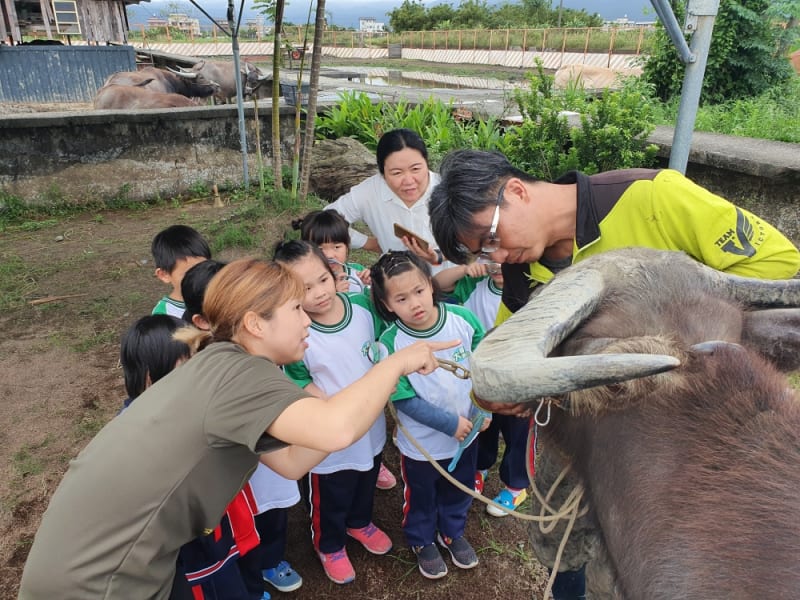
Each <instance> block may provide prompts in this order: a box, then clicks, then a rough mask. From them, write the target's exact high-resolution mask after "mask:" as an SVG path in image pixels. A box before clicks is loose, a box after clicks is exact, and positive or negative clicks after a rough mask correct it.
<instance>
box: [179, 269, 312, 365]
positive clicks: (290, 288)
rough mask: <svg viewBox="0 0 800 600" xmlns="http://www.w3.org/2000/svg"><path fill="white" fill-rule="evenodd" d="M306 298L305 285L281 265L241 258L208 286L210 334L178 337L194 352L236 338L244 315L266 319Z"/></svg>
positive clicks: (186, 331) (191, 332) (205, 303)
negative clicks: (294, 302) (279, 308)
mask: <svg viewBox="0 0 800 600" xmlns="http://www.w3.org/2000/svg"><path fill="white" fill-rule="evenodd" d="M304 295H305V286H304V284H303V282H302V281H301V280H300V279H299V278H298V277H297V276H296V275H295V274H294V273H292V271H291V270H290V269H289V268H288V267H286V266H285V265H282V264H280V263H277V262H274V261H267V260H263V259H259V258H242V259H239V260H235V261H233V262H231V263H229V264H228V265H227V266H225V267H224V268H223V269H222V270H221V271H220V272H219V273H217V274H216V275H215V276H214V277H213V278H212V279H211V282H210V283H209V284H208V289H206V294H205V298H204V299H203V315H204V316H205V318H206V320H207V321H208V323H209V325H210V329H209V331H200V330H197V329H195V328H192V327H187V328H184V329H183V330H181V331H180V332H177V333H176V334H175V337H176V339H179V340H180V341H182V342H185V343H187V344H189V346H190V347H191V348H192V351H193V352H196V351H197V350H201V349H202V348H204V347H205V346H207V345H208V344H210V343H211V342H223V341H224V342H230V341H234V340H235V339H236V335H237V334H238V332H239V328H240V327H241V324H242V320H243V319H244V315H245V314H246V313H247V312H250V311H252V312H254V313H256V314H258V315H260V316H262V317H263V318H265V319H269V318H271V317H272V315H273V313H274V312H275V310H276V309H277V308H278V307H280V306H282V305H284V304H285V303H286V302H288V301H289V300H293V299H301V298H303V296H304Z"/></svg>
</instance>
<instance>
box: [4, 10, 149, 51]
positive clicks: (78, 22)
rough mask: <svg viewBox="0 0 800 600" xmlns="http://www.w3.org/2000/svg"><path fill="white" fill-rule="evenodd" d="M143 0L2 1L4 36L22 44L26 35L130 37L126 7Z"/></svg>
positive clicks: (114, 39) (117, 39)
mask: <svg viewBox="0 0 800 600" xmlns="http://www.w3.org/2000/svg"><path fill="white" fill-rule="evenodd" d="M140 1H141V0H103V1H102V2H99V1H98V0H13V1H8V2H5V1H0V39H2V41H4V42H6V43H11V44H19V43H21V42H22V40H23V36H32V37H38V38H47V39H62V40H66V39H67V36H73V37H74V38H75V39H79V40H80V39H83V40H87V41H89V42H96V43H106V42H118V43H124V42H127V41H128V16H127V14H126V12H125V8H126V7H127V6H128V5H131V4H139V2H140Z"/></svg>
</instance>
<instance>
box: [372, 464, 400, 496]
mask: <svg viewBox="0 0 800 600" xmlns="http://www.w3.org/2000/svg"><path fill="white" fill-rule="evenodd" d="M396 485H397V479H396V478H395V476H394V475H392V472H391V471H390V470H389V469H387V468H386V465H385V464H383V463H381V468H380V470H379V471H378V481H376V482H375V487H376V488H378V489H379V490H390V489H392V488H393V487H394V486H396Z"/></svg>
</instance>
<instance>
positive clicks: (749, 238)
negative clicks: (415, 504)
mask: <svg viewBox="0 0 800 600" xmlns="http://www.w3.org/2000/svg"><path fill="white" fill-rule="evenodd" d="M440 177H441V182H440V183H439V185H437V186H436V188H435V189H434V190H433V192H432V194H431V199H430V201H429V205H428V209H429V212H430V217H431V230H432V232H433V234H434V237H435V238H436V242H437V244H438V245H439V248H440V249H441V250H442V252H443V253H444V255H445V256H446V257H447V258H448V259H449V260H451V261H453V262H456V263H459V264H465V263H468V262H470V261H471V260H473V259H474V258H476V257H478V256H481V255H483V256H485V257H487V258H489V259H490V260H491V261H493V262H499V263H502V264H503V267H502V269H503V278H504V285H503V298H502V302H501V305H500V309H499V312H498V316H497V320H496V323H497V324H499V323H502V322H503V321H505V320H506V319H507V318H508V317H509V316H510V315H511V314H512V313H514V312H516V311H517V310H518V309H519V308H521V307H522V306H523V305H524V304H525V303H526V302H527V300H528V298H529V297H530V294H531V291H532V290H533V289H534V288H535V287H536V286H537V285H541V284H544V283H547V282H548V281H550V279H551V278H552V277H553V275H554V273H556V272H558V271H559V270H561V269H563V268H565V267H567V266H569V265H570V264H572V263H574V262H578V261H580V260H583V259H584V258H586V257H588V256H591V255H593V254H599V253H601V252H605V251H607V250H612V249H616V248H624V247H631V246H632V247H637V246H639V247H649V248H656V249H661V250H680V251H683V252H685V253H686V254H688V255H689V256H691V257H692V258H694V259H696V260H698V261H700V262H702V263H705V264H706V265H709V266H711V267H713V268H715V269H718V270H720V271H725V272H728V273H733V274H736V275H742V276H746V277H758V278H764V279H786V278H790V277H792V276H794V275H795V274H796V273H797V271H798V269H799V268H800V252H798V250H797V248H796V247H795V246H794V244H792V242H791V241H789V240H788V239H787V238H786V237H785V236H784V235H783V234H781V233H780V232H779V231H778V230H777V229H775V228H774V227H773V226H772V225H770V224H769V223H767V222H766V221H764V220H763V219H761V218H760V217H758V216H756V215H754V214H752V213H750V212H748V211H746V210H745V209H743V208H740V207H738V206H735V205H734V204H732V203H730V202H729V201H727V200H725V199H724V198H722V197H720V196H717V195H715V194H713V193H711V192H710V191H708V190H706V189H705V188H703V187H701V186H699V185H697V184H695V183H693V182H692V181H690V180H689V179H687V178H686V177H684V176H683V175H681V174H680V173H678V172H677V171H673V170H669V169H624V170H619V171H609V172H605V173H598V174H597V175H585V174H583V173H580V172H577V171H572V172H569V173H567V174H565V175H564V176H563V177H561V178H560V179H558V180H556V181H554V182H547V181H541V180H539V179H536V178H535V177H532V176H530V175H528V174H527V173H525V172H524V171H520V170H519V169H516V168H514V167H513V166H512V165H511V164H510V163H509V162H508V160H507V159H506V158H505V157H504V156H503V155H502V154H498V153H490V152H483V151H479V150H458V151H455V152H452V153H450V154H449V155H448V156H447V157H445V160H444V161H443V162H442V165H441V168H440ZM482 404H483V405H484V407H485V408H487V409H488V410H491V411H493V412H495V413H499V414H498V415H496V417H495V418H507V419H513V420H514V427H515V428H517V429H521V428H526V429H530V421H529V419H527V418H522V417H520V416H519V415H525V414H526V412H527V409H528V405H523V404H498V403H488V402H482ZM514 437H515V438H517V437H520V436H514ZM522 437H523V438H524V437H527V436H522ZM510 450H511V451H513V452H517V453H521V454H520V456H523V457H524V452H525V448H524V447H520V448H512V449H510ZM553 594H554V597H555V599H556V600H566V599H569V600H574V599H578V598H583V597H584V594H585V582H584V577H583V571H582V570H579V571H572V572H565V573H559V576H558V578H557V579H556V584H555V586H554V588H553Z"/></svg>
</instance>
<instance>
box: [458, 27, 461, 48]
mask: <svg viewBox="0 0 800 600" xmlns="http://www.w3.org/2000/svg"><path fill="white" fill-rule="evenodd" d="M458 49H459V50H461V30H460V29H459V30H458Z"/></svg>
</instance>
